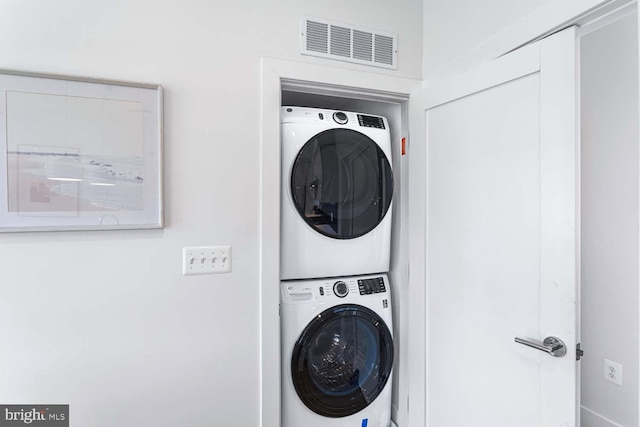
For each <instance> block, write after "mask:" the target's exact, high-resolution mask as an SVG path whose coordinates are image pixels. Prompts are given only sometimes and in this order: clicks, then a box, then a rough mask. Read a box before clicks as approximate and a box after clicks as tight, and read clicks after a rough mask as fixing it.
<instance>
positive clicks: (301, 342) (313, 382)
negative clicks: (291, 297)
mask: <svg viewBox="0 0 640 427" xmlns="http://www.w3.org/2000/svg"><path fill="white" fill-rule="evenodd" d="M392 366H393V340H392V337H391V332H390V331H389V329H388V328H387V325H386V324H385V323H384V321H383V320H382V318H381V317H380V316H378V315H377V314H376V313H375V312H373V311H371V310H370V309H368V308H366V307H362V306H359V305H354V304H345V305H338V306H335V307H332V308H330V309H328V310H325V311H324V312H322V313H321V314H320V315H318V316H316V317H315V318H314V320H313V321H311V323H309V325H307V327H306V328H305V330H304V331H303V332H302V334H301V335H300V338H299V339H298V341H296V344H295V346H294V349H293V354H292V357H291V376H292V379H293V386H294V388H295V390H296V393H297V394H298V397H299V398H300V399H301V400H302V402H303V403H304V404H305V405H306V406H307V407H308V408H309V409H311V410H312V411H313V412H315V413H317V414H319V415H322V416H325V417H332V418H338V417H346V416H349V415H352V414H355V413H356V412H358V411H360V410H362V409H364V408H366V407H367V406H368V405H369V404H370V403H371V402H373V401H374V400H375V398H376V397H378V395H379V394H380V392H381V391H382V390H383V388H384V386H385V384H386V383H387V380H388V379H389V376H390V375H391V368H392Z"/></svg>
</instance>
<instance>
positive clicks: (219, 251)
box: [182, 246, 231, 276]
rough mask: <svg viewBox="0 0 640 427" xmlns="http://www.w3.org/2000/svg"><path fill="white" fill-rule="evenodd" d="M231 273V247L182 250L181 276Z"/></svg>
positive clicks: (201, 247) (199, 247) (204, 247)
mask: <svg viewBox="0 0 640 427" xmlns="http://www.w3.org/2000/svg"><path fill="white" fill-rule="evenodd" d="M230 271H231V246H197V247H188V248H182V274H183V275H185V276H188V275H191V274H218V273H229V272H230Z"/></svg>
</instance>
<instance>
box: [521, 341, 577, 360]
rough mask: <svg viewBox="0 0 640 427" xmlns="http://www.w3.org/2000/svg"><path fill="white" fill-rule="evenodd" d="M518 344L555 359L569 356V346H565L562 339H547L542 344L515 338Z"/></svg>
mask: <svg viewBox="0 0 640 427" xmlns="http://www.w3.org/2000/svg"><path fill="white" fill-rule="evenodd" d="M515 341H516V342H517V343H518V344H524V345H526V346H529V347H532V348H535V349H536V350H540V351H544V352H545V353H549V354H550V355H551V356H553V357H562V356H564V355H565V354H567V346H566V345H564V343H563V342H562V340H561V339H560V338H556V337H546V338H545V339H544V341H542V343H540V342H537V341H529V340H525V339H523V338H518V337H516V338H515Z"/></svg>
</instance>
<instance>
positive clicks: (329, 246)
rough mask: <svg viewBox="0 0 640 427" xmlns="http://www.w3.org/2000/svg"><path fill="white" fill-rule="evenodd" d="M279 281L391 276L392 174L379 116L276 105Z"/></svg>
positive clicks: (386, 138)
mask: <svg viewBox="0 0 640 427" xmlns="http://www.w3.org/2000/svg"><path fill="white" fill-rule="evenodd" d="M281 134H282V195H281V241H280V246H281V249H280V259H281V261H280V273H281V275H280V278H281V279H282V280H288V279H308V278H319V277H335V276H347V275H356V274H369V273H380V272H386V271H388V270H389V254H390V245H391V243H390V242H391V211H392V203H391V202H392V198H393V172H392V168H391V136H390V132H389V124H388V122H387V119H386V118H384V117H381V116H373V115H370V114H361V113H354V112H347V111H336V110H324V109H317V108H306V107H282V110H281Z"/></svg>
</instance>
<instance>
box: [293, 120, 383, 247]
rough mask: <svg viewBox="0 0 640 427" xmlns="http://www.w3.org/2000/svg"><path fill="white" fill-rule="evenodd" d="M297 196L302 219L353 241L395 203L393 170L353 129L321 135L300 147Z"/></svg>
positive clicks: (369, 141)
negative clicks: (392, 202)
mask: <svg viewBox="0 0 640 427" xmlns="http://www.w3.org/2000/svg"><path fill="white" fill-rule="evenodd" d="M291 194H292V198H293V202H294V204H295V206H296V209H297V210H298V212H299V213H300V215H301V216H302V218H303V219H304V220H305V221H306V222H307V224H309V226H311V227H312V228H313V229H315V230H316V231H318V232H319V233H322V234H324V235H325V236H328V237H333V238H336V239H353V238H356V237H360V236H362V235H364V234H366V233H368V232H369V231H371V230H373V229H374V228H375V227H376V226H377V225H378V224H379V223H380V221H382V219H383V218H384V216H385V215H386V214H387V211H388V210H389V206H390V205H391V198H392V196H393V173H392V171H391V165H390V163H389V160H388V159H387V157H386V156H385V154H384V152H383V151H382V150H381V149H380V147H379V146H378V144H376V143H375V142H374V141H373V140H372V139H371V138H369V137H367V136H366V135H364V134H362V133H360V132H356V131H354V130H350V129H330V130H327V131H324V132H322V133H319V134H317V135H315V136H314V137H313V138H312V139H311V140H309V141H308V142H307V143H306V144H305V145H304V146H303V147H302V149H301V150H300V153H298V156H297V158H296V160H295V162H294V164H293V169H292V173H291Z"/></svg>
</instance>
